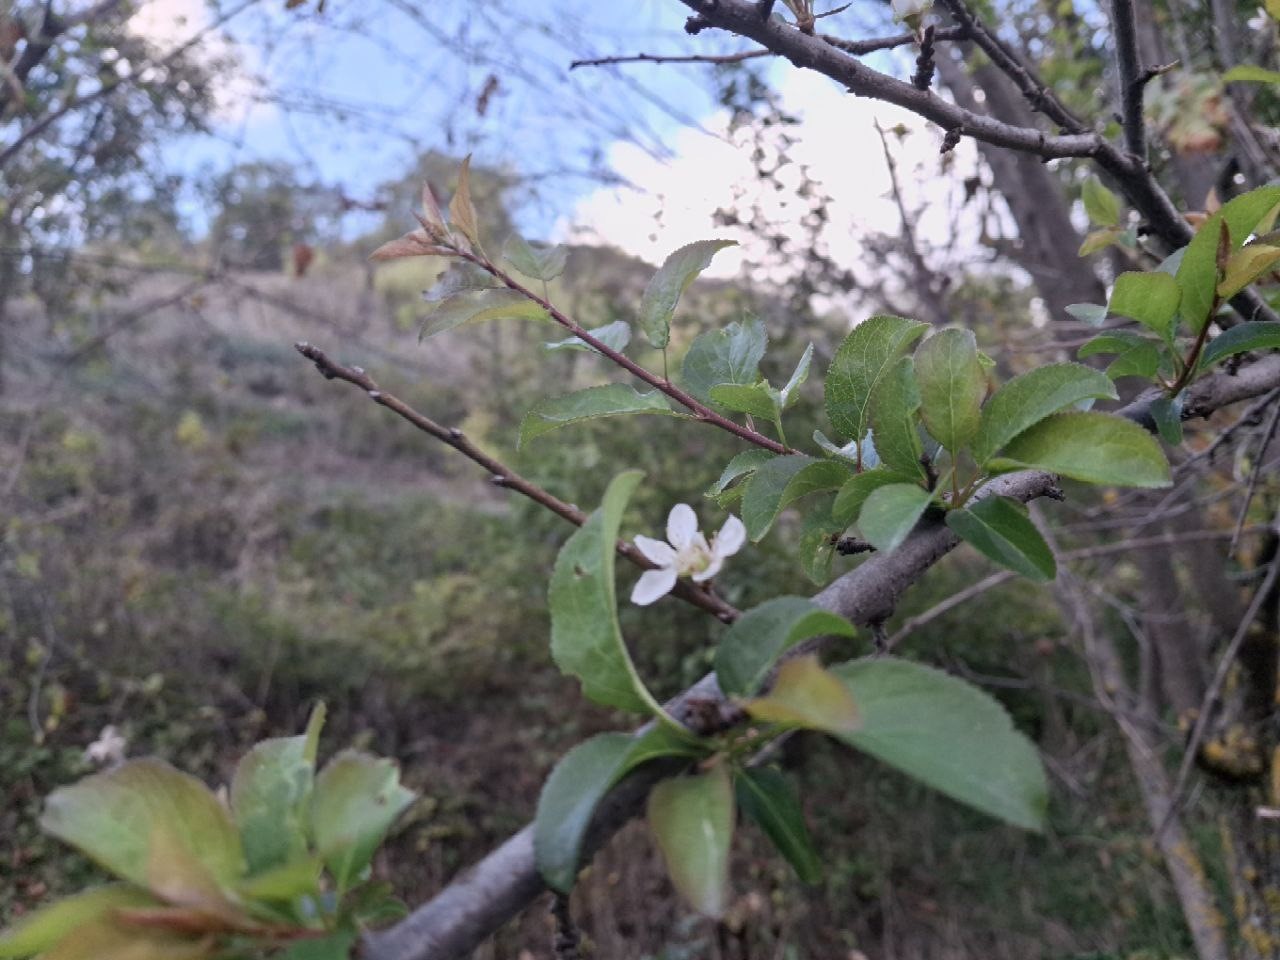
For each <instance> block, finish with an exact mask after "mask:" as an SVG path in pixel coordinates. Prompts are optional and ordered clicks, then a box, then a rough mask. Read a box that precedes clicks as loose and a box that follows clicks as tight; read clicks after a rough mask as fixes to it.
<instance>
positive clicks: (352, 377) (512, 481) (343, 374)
mask: <svg viewBox="0 0 1280 960" xmlns="http://www.w3.org/2000/svg"><path fill="white" fill-rule="evenodd" d="M294 346H295V347H296V349H297V351H298V352H299V353H300V354H302V355H303V356H304V357H306V358H307V359H308V360H310V361H311V362H312V363H314V364H315V365H316V369H317V370H319V371H320V373H321V374H322V375H323V376H324V377H325V378H326V379H328V380H345V381H346V382H347V383H350V384H354V385H355V386H357V387H359V388H360V389H361V390H363V391H364V392H365V393H366V394H368V396H369V399H370V400H372V401H373V402H374V403H377V404H379V405H380V406H383V407H386V408H387V409H388V410H391V411H392V412H393V413H395V414H397V415H399V416H400V417H401V418H403V419H405V420H407V421H409V423H411V424H413V425H414V426H415V427H417V428H418V429H419V430H421V431H422V432H423V433H426V434H429V435H431V436H432V437H434V438H435V439H437V440H439V441H440V442H441V443H446V444H448V445H449V446H451V447H453V449H455V450H457V451H458V452H459V453H461V454H462V455H463V456H464V457H466V458H467V459H469V460H471V461H473V462H475V463H477V464H479V465H480V466H481V467H483V468H484V469H485V470H486V471H488V473H489V478H490V482H491V483H493V484H494V485H495V486H499V487H502V488H504V489H507V490H514V491H515V492H516V493H519V494H522V495H523V496H526V497H528V498H529V499H530V500H532V501H533V502H534V503H536V504H538V505H540V506H543V507H546V508H547V509H548V510H550V511H551V512H552V513H554V514H555V515H556V516H558V517H560V518H562V519H564V520H567V521H569V522H570V523H572V524H573V525H574V526H576V527H580V526H582V525H583V524H584V523H586V522H587V514H586V513H584V512H583V511H582V510H581V509H579V508H578V507H576V506H574V505H573V504H571V503H565V502H564V501H563V500H561V499H560V498H559V497H557V496H555V495H554V494H552V493H549V492H548V491H546V490H544V489H542V487H540V486H538V485H537V484H536V483H534V482H533V481H531V480H529V479H527V478H525V477H523V476H521V475H520V474H518V473H516V471H514V470H512V469H511V468H510V467H508V466H507V465H506V464H504V463H502V462H501V461H500V460H498V459H496V458H494V457H491V456H490V455H489V454H487V453H485V452H484V451H483V450H481V449H480V448H479V447H477V446H476V445H475V444H474V443H472V442H471V440H470V439H468V438H467V436H466V434H464V433H463V432H462V431H461V430H457V429H453V428H450V427H444V426H441V425H440V424H438V423H436V422H435V421H434V420H432V419H431V418H430V417H426V416H423V415H422V414H421V413H419V412H418V411H417V410H415V409H413V407H411V406H409V405H408V404H407V403H405V402H404V401H403V400H401V399H400V398H399V397H397V396H395V395H394V394H390V393H387V392H386V391H385V390H382V389H381V388H380V387H379V386H378V384H377V383H376V382H374V380H373V378H372V377H370V376H369V375H368V374H367V373H365V372H364V370H362V369H361V368H360V367H348V366H344V365H343V364H340V363H335V362H334V361H333V360H331V359H329V357H328V355H327V354H325V352H324V351H323V350H321V349H320V348H319V347H315V346H312V345H311V344H309V343H298V344H295V345H294ZM617 550H618V555H619V556H621V557H624V558H626V559H627V560H629V561H630V562H631V563H633V564H635V565H636V566H637V567H639V568H640V569H642V570H652V569H653V568H654V565H653V564H652V563H651V562H650V561H649V560H648V559H647V558H646V557H645V556H644V554H642V553H641V552H640V551H639V550H637V549H636V548H635V547H634V546H633V545H632V544H630V543H628V542H626V541H625V540H619V541H618V544H617ZM671 593H672V595H673V596H677V597H679V598H680V599H681V600H684V601H685V602H686V603H690V604H692V605H693V606H695V607H698V608H700V609H702V610H705V611H707V612H708V613H710V614H712V615H713V616H714V617H715V618H716V619H718V620H720V621H722V622H724V623H732V622H733V621H734V620H736V619H737V618H738V616H739V613H738V611H737V610H736V609H735V608H734V607H733V606H731V605H730V604H728V603H726V602H725V601H724V600H722V599H721V598H720V597H718V596H717V595H716V594H715V593H714V592H712V590H711V589H710V588H708V587H704V586H701V585H697V584H694V583H692V582H689V581H686V580H679V581H677V582H676V586H675V589H673V590H672V591H671Z"/></svg>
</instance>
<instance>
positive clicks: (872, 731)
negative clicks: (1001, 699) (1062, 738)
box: [832, 657, 1049, 830]
mask: <svg viewBox="0 0 1280 960" xmlns="http://www.w3.org/2000/svg"><path fill="white" fill-rule="evenodd" d="M832 672H833V673H835V674H836V675H837V676H838V677H840V678H841V679H842V680H843V681H844V682H845V683H846V684H847V685H848V687H849V689H850V691H851V692H852V694H853V698H854V700H855V701H856V702H857V704H858V710H859V713H860V715H861V718H862V726H861V727H860V728H859V729H858V730H856V731H854V732H853V733H849V734H845V735H843V736H841V738H840V739H842V740H844V741H845V742H847V743H849V744H850V745H851V746H854V747H856V748H857V749H859V750H861V751H863V752H864V753H868V754H870V755H871V756H873V757H876V758H877V759H879V760H881V761H883V762H884V763H887V764H888V765H889V766H891V767H895V768H896V769H898V770H901V771H902V772H903V773H906V774H907V775H908V776H911V777H914V778H915V779H917V780H920V781H921V782H923V783H925V784H928V785H929V786H931V787H933V788H934V789H936V790H939V791H941V792H942V793H945V794H947V795H948V796H949V797H951V798H953V799H955V800H958V801H960V802H961V803H964V804H967V805H968V806H970V807H973V808H974V809H976V810H979V811H981V812H983V813H986V814H988V815H989V816H993V817H996V818H998V819H1001V820H1004V821H1006V822H1007V823H1012V824H1014V825H1015V826H1019V827H1024V828H1026V829H1028V830H1042V829H1043V828H1044V817H1045V811H1046V808H1047V806H1048V800H1049V791H1048V784H1047V783H1046V781H1045V775H1044V767H1043V766H1042V764H1041V762H1040V756H1039V753H1038V752H1037V750H1036V748H1035V745H1034V744H1032V743H1031V741H1030V740H1028V739H1027V738H1026V737H1025V736H1023V735H1022V734H1021V733H1019V732H1018V731H1017V730H1015V729H1014V727H1013V723H1012V722H1011V721H1010V719H1009V715H1008V713H1006V712H1005V710H1004V708H1003V707H1002V706H1000V704H999V703H998V702H997V701H996V700H994V699H993V698H992V697H990V696H988V695H987V694H986V693H983V692H982V691H981V690H979V689H978V688H977V687H974V686H973V685H972V684H968V683H965V682H964V681H962V680H958V679H956V678H955V677H949V676H947V675H946V674H945V673H942V672H940V671H938V670H934V669H932V668H930V667H926V666H922V665H920V664H916V663H910V662H908V661H905V660H896V659H892V658H888V657H882V658H877V659H875V660H857V661H854V662H852V663H847V664H843V665H841V666H838V667H834V668H832Z"/></svg>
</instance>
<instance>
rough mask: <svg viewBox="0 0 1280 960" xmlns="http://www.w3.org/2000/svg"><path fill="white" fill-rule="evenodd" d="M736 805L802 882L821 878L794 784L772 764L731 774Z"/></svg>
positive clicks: (816, 857) (817, 857)
mask: <svg viewBox="0 0 1280 960" xmlns="http://www.w3.org/2000/svg"><path fill="white" fill-rule="evenodd" d="M734 788H735V790H734V792H735V793H736V795H737V798H738V806H739V807H741V808H742V810H743V812H744V813H746V815H747V816H748V817H750V818H751V819H752V820H754V821H755V822H756V824H757V825H759V827H760V829H761V830H763V831H764V832H765V835H766V836H767V837H768V838H769V839H770V840H772V841H773V845H774V846H775V847H777V848H778V852H779V853H781V854H782V855H783V857H785V858H786V861H787V862H788V863H789V864H791V866H792V868H793V869H794V870H795V872H796V876H798V877H799V878H800V880H801V882H803V883H808V884H815V883H818V882H819V881H821V879H822V859H821V858H820V857H819V856H818V851H817V850H816V849H815V848H814V845H813V838H812V837H810V835H809V828H808V827H807V826H805V822H804V812H803V811H802V810H801V809H800V800H799V799H798V798H797V797H796V792H795V788H794V787H792V785H791V783H790V781H788V780H787V778H786V777H785V776H783V775H782V773H781V772H780V771H778V770H774V769H773V768H772V767H753V768H749V769H746V770H741V771H739V772H738V775H737V776H736V777H735V778H734Z"/></svg>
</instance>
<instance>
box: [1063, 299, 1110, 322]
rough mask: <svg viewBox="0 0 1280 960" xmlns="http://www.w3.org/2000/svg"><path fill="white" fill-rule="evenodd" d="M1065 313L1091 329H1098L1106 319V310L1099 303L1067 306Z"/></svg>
mask: <svg viewBox="0 0 1280 960" xmlns="http://www.w3.org/2000/svg"><path fill="white" fill-rule="evenodd" d="M1067 313H1069V314H1071V316H1073V317H1075V318H1076V319H1077V320H1079V321H1080V322H1081V323H1085V324H1088V325H1089V326H1091V327H1100V326H1102V324H1103V321H1105V320H1106V319H1107V308H1106V306H1104V305H1103V304H1100V303H1072V304H1068V305H1067Z"/></svg>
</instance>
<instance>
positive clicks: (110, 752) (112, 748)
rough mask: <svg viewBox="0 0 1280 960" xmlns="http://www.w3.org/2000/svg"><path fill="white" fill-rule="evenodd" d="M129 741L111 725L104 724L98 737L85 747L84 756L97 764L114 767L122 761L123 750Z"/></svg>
mask: <svg viewBox="0 0 1280 960" xmlns="http://www.w3.org/2000/svg"><path fill="white" fill-rule="evenodd" d="M128 745H129V741H128V740H126V739H125V738H124V737H123V736H121V734H120V731H119V730H117V729H116V728H115V727H113V726H109V725H108V726H105V727H103V728H102V732H101V733H100V734H98V739H97V740H95V741H93V743H91V744H89V746H88V747H86V748H85V751H84V758H85V760H86V761H88V762H89V763H94V764H97V765H98V766H100V767H101V766H110V767H115V766H119V765H120V764H122V763H124V750H125V747H127V746H128Z"/></svg>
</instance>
